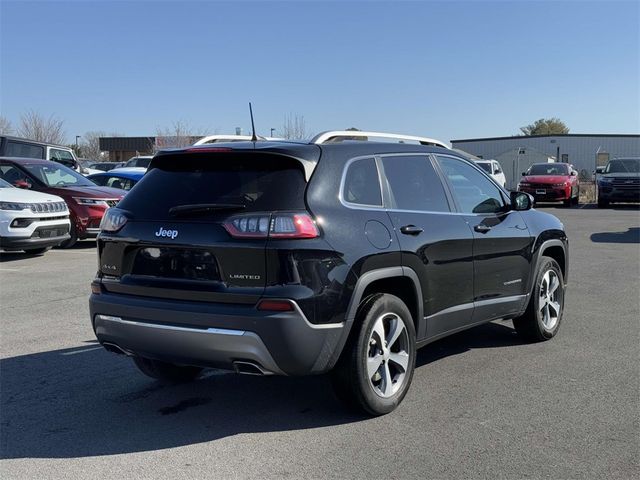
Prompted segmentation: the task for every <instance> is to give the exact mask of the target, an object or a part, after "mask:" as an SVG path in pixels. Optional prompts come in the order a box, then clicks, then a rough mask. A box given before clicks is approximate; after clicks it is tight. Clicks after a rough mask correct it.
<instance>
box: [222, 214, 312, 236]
mask: <svg viewBox="0 0 640 480" xmlns="http://www.w3.org/2000/svg"><path fill="white" fill-rule="evenodd" d="M223 226H224V228H225V230H226V231H227V232H229V235H231V236H232V237H235V238H267V237H269V238H316V237H318V236H319V235H320V232H319V231H318V227H317V226H316V222H315V221H314V220H313V218H311V216H310V215H309V214H308V213H256V214H254V215H238V216H235V217H231V218H230V219H229V220H227V221H226V222H224V223H223Z"/></svg>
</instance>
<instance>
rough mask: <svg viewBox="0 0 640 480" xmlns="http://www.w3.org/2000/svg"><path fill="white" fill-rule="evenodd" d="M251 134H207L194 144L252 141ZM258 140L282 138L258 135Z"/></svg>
mask: <svg viewBox="0 0 640 480" xmlns="http://www.w3.org/2000/svg"><path fill="white" fill-rule="evenodd" d="M251 138H252V137H251V135H207V136H206V137H202V138H201V139H200V140H198V141H197V142H196V143H194V144H193V146H196V145H207V144H210V143H223V142H250V141H251ZM258 140H263V141H264V140H282V139H281V138H276V137H261V136H260V135H258Z"/></svg>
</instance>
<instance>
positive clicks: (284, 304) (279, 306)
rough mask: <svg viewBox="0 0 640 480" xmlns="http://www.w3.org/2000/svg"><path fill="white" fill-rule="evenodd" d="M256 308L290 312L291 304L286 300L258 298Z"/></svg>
mask: <svg viewBox="0 0 640 480" xmlns="http://www.w3.org/2000/svg"><path fill="white" fill-rule="evenodd" d="M258 310H263V311H264V310H267V311H270V312H291V311H293V305H291V302H290V301H288V300H260V301H259V302H258Z"/></svg>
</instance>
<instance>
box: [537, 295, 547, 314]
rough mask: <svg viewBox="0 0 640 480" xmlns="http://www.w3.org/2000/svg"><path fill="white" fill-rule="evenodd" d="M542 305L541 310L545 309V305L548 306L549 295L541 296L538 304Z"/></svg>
mask: <svg viewBox="0 0 640 480" xmlns="http://www.w3.org/2000/svg"><path fill="white" fill-rule="evenodd" d="M538 306H539V307H540V311H541V312H542V311H544V309H545V307H546V306H547V297H545V296H544V295H542V296H541V297H540V303H539V305H538Z"/></svg>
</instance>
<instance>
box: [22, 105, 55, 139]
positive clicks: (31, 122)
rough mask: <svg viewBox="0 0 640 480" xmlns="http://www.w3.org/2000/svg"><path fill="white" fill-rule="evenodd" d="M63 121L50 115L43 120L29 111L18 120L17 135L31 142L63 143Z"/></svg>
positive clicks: (35, 113) (37, 114)
mask: <svg viewBox="0 0 640 480" xmlns="http://www.w3.org/2000/svg"><path fill="white" fill-rule="evenodd" d="M63 125H64V120H60V119H59V118H56V117H54V116H53V115H51V116H50V117H49V118H44V117H43V116H41V115H40V114H39V113H37V112H35V111H33V110H30V111H28V112H27V113H25V114H24V115H22V117H21V118H20V126H19V127H18V135H20V136H21V137H25V138H30V139H31V140H37V141H39V142H47V143H60V144H61V143H64V139H65V132H64V128H63Z"/></svg>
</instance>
